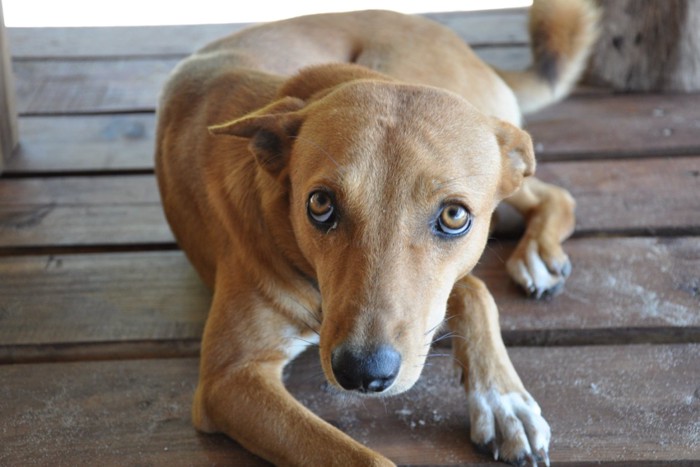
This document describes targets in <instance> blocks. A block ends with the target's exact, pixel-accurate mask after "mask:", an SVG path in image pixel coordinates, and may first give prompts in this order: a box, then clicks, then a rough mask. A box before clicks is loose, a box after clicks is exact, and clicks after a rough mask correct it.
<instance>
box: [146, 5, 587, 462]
mask: <svg viewBox="0 0 700 467" xmlns="http://www.w3.org/2000/svg"><path fill="white" fill-rule="evenodd" d="M549 3H555V4H556V3H558V2H551V1H550V2H549ZM576 3H577V4H580V5H583V7H582V8H584V7H589V6H590V5H589V4H588V3H587V2H584V1H581V2H576ZM589 29H590V28H589ZM588 39H590V38H586V40H579V41H578V42H577V43H584V44H585V43H587V41H588V42H590V41H589V40H588ZM435 44H439V46H438V47H436V45H435ZM566 47H569V45H566ZM586 47H587V46H586ZM584 48H585V47H584ZM553 53H554V52H553ZM567 53H568V52H567ZM577 53H578V55H580V54H582V53H583V54H585V53H586V50H583V51H578V52H577ZM557 56H562V57H564V56H563V55H557ZM557 66H566V64H557ZM540 79H541V80H542V81H545V82H546V79H547V77H544V76H542V77H540ZM559 97H560V96H558V95H555V94H552V96H551V99H550V100H551V101H554V100H556V99H558V98H559ZM519 122H520V109H519V108H518V105H517V99H516V95H515V94H514V92H513V91H512V90H511V89H510V88H509V87H508V86H507V85H506V83H505V82H504V81H503V80H502V79H501V78H500V77H499V75H498V74H497V73H496V72H495V71H494V70H492V69H491V68H490V67H488V66H487V65H486V64H484V63H483V62H481V61H480V60H479V59H478V58H476V56H475V55H474V54H473V52H472V51H471V50H470V49H469V48H468V47H467V46H466V45H465V44H463V43H462V42H461V40H460V39H459V38H458V37H457V36H456V35H454V34H453V33H452V32H450V31H449V30H448V29H446V28H443V27H442V26H439V25H437V24H435V23H432V22H430V21H428V20H425V19H421V18H419V17H411V16H404V15H399V14H396V13H391V12H381V11H373V12H357V13H347V14H332V15H317V16H309V17H301V18H296V19H292V20H287V21H283V22H278V23H271V24H268V25H262V26H257V27H253V28H250V29H248V30H245V31H243V32H240V33H237V34H235V35H233V36H230V37H228V38H224V39H222V40H220V41H217V42H215V43H213V44H211V45H209V46H207V47H206V48H204V49H203V50H202V51H200V52H198V53H197V54H195V55H193V56H192V57H190V58H189V59H187V60H185V61H184V62H183V63H182V64H180V65H179V66H178V68H177V69H176V70H175V72H174V73H173V75H172V77H171V78H170V80H169V82H168V84H167V85H166V88H165V90H164V93H163V97H162V100H161V105H160V107H159V111H158V134H157V149H156V170H157V175H158V182H159V187H160V191H161V195H162V199H163V204H164V207H165V212H166V215H167V218H168V220H169V222H170V225H171V226H172V229H173V232H174V233H175V235H176V237H177V239H178V242H179V244H180V245H181V247H182V248H183V250H184V251H185V252H186V253H187V255H188V257H189V258H190V260H191V261H192V263H193V264H194V266H195V268H196V269H197V271H198V272H199V273H200V275H201V276H202V278H203V279H204V281H205V282H206V283H207V284H209V285H210V286H211V287H212V289H213V291H214V297H213V302H212V307H211V311H210V315H209V318H208V320H207V324H206V328H205V331H204V336H203V342H202V356H201V368H200V380H199V385H198V387H197V391H196V394H195V400H194V404H193V419H194V423H195V426H196V427H197V428H198V429H200V430H202V431H205V432H223V433H226V434H227V435H229V436H231V437H232V438H234V439H235V440H237V441H238V442H239V443H241V444H242V445H243V446H245V447H246V448H247V449H250V450H251V451H253V452H255V453H257V454H258V455H260V456H262V457H264V458H265V459H268V460H270V461H272V462H274V463H276V464H279V465H343V466H347V465H391V464H392V463H391V461H389V460H388V459H386V458H385V457H383V456H381V455H380V454H378V453H376V452H373V451H371V450H369V449H367V448H366V447H364V446H362V445H361V444H359V443H357V442H356V441H354V440H352V439H350V438H349V437H348V436H347V435H345V434H343V433H342V432H340V431H339V430H337V429H336V428H333V427H332V426H330V425H329V424H327V423H326V422H324V421H322V420H321V419H319V418H318V417H316V416H315V415H314V414H312V413H311V412H310V411H308V410H307V409H306V408H304V407H303V406H301V405H300V404H299V403H298V402H297V401H295V400H294V399H293V398H292V397H291V396H290V395H289V394H288V393H287V392H286V390H285V388H284V385H283V384H282V381H281V374H282V369H283V367H284V366H285V365H286V364H287V363H288V362H289V361H290V360H291V359H293V358H294V357H295V356H296V355H297V354H298V353H299V352H300V351H301V350H303V348H304V347H306V346H307V345H309V344H311V343H313V342H318V344H319V348H320V351H319V355H320V359H321V365H322V367H323V370H324V372H325V374H326V376H327V378H328V380H329V381H330V382H331V383H332V384H334V385H336V386H339V387H342V388H345V389H347V390H356V391H358V392H364V393H376V394H378V395H390V394H396V393H399V392H402V391H405V390H407V389H408V388H410V387H411V386H412V385H413V384H414V382H415V381H416V380H417V379H418V377H419V376H420V372H421V369H422V367H423V363H424V361H425V358H426V355H427V353H428V349H429V347H430V345H431V343H432V341H433V339H434V337H435V335H436V332H437V331H438V329H440V328H441V327H442V326H444V325H445V324H446V325H447V326H449V327H450V329H451V330H452V332H453V333H454V334H455V336H456V337H455V345H454V352H455V357H456V360H457V361H459V362H461V364H462V369H463V371H464V375H465V390H466V392H467V395H468V398H469V406H470V416H471V425H472V428H471V430H472V440H473V441H474V442H476V443H479V444H484V445H488V446H490V447H491V448H492V449H493V450H494V452H495V455H496V456H497V457H500V458H502V459H504V460H506V461H512V462H514V461H519V460H522V459H526V458H532V459H534V458H541V459H543V460H546V459H547V449H548V445H549V426H548V425H547V423H546V422H545V421H544V419H543V418H542V416H541V415H540V411H539V407H538V406H537V404H536V403H535V401H534V400H533V399H532V397H531V396H530V395H529V394H528V393H527V391H526V390H525V388H524V387H523V385H522V383H521V382H520V379H519V378H518V375H517V374H516V372H515V370H514V369H513V367H512V365H511V363H510V360H509V359H508V355H507V352H506V349H505V347H504V346H503V342H502V340H501V337H500V330H499V327H498V311H497V308H496V305H495V303H494V301H493V299H492V297H491V295H490V294H489V292H488V290H487V289H486V287H485V286H484V285H483V283H481V281H479V280H478V279H476V278H475V277H473V276H471V275H470V272H471V270H472V268H473V267H474V265H475V264H476V262H477V261H478V259H479V257H480V255H481V253H482V252H483V249H484V247H485V245H486V241H487V237H488V233H489V229H490V220H491V217H492V213H493V211H494V209H495V207H496V206H497V204H498V203H499V202H500V201H501V200H503V199H506V200H507V201H508V202H509V203H511V204H513V205H514V206H515V207H516V208H517V209H519V210H520V211H521V212H523V214H525V215H526V216H527V219H528V226H527V230H526V233H525V236H524V238H523V240H522V242H521V244H520V246H519V247H518V249H517V250H516V252H515V254H514V256H513V257H512V258H510V259H509V261H508V268H509V271H510V272H511V275H512V276H513V278H514V280H516V281H517V282H518V283H519V284H520V285H521V286H523V287H524V288H525V289H526V291H527V292H528V293H530V294H533V295H536V296H541V295H542V294H544V293H548V292H552V291H556V290H557V289H559V288H560V287H561V285H562V284H563V282H564V280H565V278H566V276H567V274H568V271H569V268H570V267H569V261H568V258H567V257H566V255H565V254H564V252H563V250H562V249H561V245H560V243H561V241H563V240H564V238H566V237H567V236H568V235H569V234H570V233H571V231H572V229H573V223H574V217H573V200H572V199H571V197H570V196H569V195H568V194H567V193H566V192H565V191H564V190H562V189H560V188H556V187H553V186H551V185H547V184H544V183H542V182H540V181H537V180H536V179H534V178H533V177H531V175H532V174H533V172H534V170H535V159H534V154H533V149H532V143H531V141H530V138H529V136H528V135H527V134H526V133H525V132H523V131H522V130H520V129H519V128H518V127H517V126H518V124H519ZM318 193H321V195H322V196H321V197H320V198H318V200H321V201H318V204H319V205H321V206H322V207H323V206H331V207H332V211H328V212H331V213H332V214H331V215H332V217H329V219H330V220H331V222H328V223H323V222H322V221H319V220H318V219H316V218H314V213H313V212H312V203H316V201H314V200H315V199H316V198H314V195H315V194H318ZM324 196H325V197H324ZM313 206H316V205H315V204H313ZM448 208H449V209H451V210H448ZM447 213H449V216H454V217H449V216H448V214H447ZM465 213H466V214H465ZM331 215H329V216H331ZM445 216H447V217H445ZM315 219H316V220H315ZM455 219H456V220H455ZM453 222H454V224H453ZM445 223H447V224H445ZM446 225H447V226H453V225H457V226H458V227H459V229H462V230H459V231H457V230H454V229H453V230H450V229H451V228H452V227H446ZM455 232H457V233H455ZM387 349H388V350H387ZM348 359H350V362H351V364H349V365H348V364H347V363H346V360H348ZM358 368H360V369H359V370H358ZM386 368H391V369H392V373H391V375H388V374H387V373H386ZM356 373H358V374H356ZM348 374H350V375H351V376H348ZM353 378H354V379H353ZM348 381H350V382H348ZM354 384H357V385H358V386H353V385H354ZM499 433H500V435H499ZM497 435H498V439H497Z"/></svg>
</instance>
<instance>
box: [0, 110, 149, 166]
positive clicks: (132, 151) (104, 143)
mask: <svg viewBox="0 0 700 467" xmlns="http://www.w3.org/2000/svg"><path fill="white" fill-rule="evenodd" d="M19 125H20V131H21V133H22V144H21V146H20V147H19V148H18V150H17V152H16V154H15V157H14V158H13V159H12V160H11V161H10V162H9V163H8V165H7V167H6V173H8V174H23V175H28V174H56V173H90V172H94V173H104V172H133V171H152V170H153V154H154V140H155V115H153V114H150V113H149V114H126V115H114V114H111V115H92V116H57V117H23V118H20V120H19Z"/></svg>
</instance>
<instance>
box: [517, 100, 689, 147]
mask: <svg viewBox="0 0 700 467" xmlns="http://www.w3.org/2000/svg"><path fill="white" fill-rule="evenodd" d="M698 108H700V94H664V95H660V94H619V95H612V96H574V97H571V98H569V99H567V100H565V101H563V102H561V103H559V104H557V105H554V106H552V107H549V108H547V109H544V110H542V111H540V112H538V113H536V114H533V115H529V116H527V117H526V126H525V127H526V129H527V130H528V131H529V132H530V133H531V134H532V137H533V141H534V143H535V148H536V150H537V157H538V159H539V160H556V159H558V160H561V159H577V158H583V157H585V158H586V159H591V158H601V157H610V156H633V157H640V156H662V155H663V156H666V155H674V154H700V114H698V112H697V110H696V109H698Z"/></svg>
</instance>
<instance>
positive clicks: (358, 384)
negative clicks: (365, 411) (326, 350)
mask: <svg viewBox="0 0 700 467" xmlns="http://www.w3.org/2000/svg"><path fill="white" fill-rule="evenodd" d="M331 366H332V368H333V374H334V375H335V379H336V381H338V384H340V386H342V387H343V388H344V389H348V390H356V391H360V392H382V391H384V390H386V389H387V388H389V386H391V384H392V383H393V382H394V380H395V379H396V376H397V375H398V374H399V370H400V369H401V354H399V353H398V352H397V351H396V350H395V349H394V348H393V347H391V346H389V345H381V346H379V347H377V348H376V350H374V351H369V352H362V351H359V352H358V351H354V350H351V349H349V348H346V347H344V346H340V347H337V348H336V349H335V350H334V351H333V352H332V354H331Z"/></svg>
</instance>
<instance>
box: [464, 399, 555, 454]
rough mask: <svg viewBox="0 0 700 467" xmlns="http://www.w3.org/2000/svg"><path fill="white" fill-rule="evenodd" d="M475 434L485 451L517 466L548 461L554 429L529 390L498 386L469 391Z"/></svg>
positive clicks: (473, 435)
mask: <svg viewBox="0 0 700 467" xmlns="http://www.w3.org/2000/svg"><path fill="white" fill-rule="evenodd" d="M469 412H470V418H471V421H472V423H471V438H472V440H473V441H474V442H475V443H477V446H478V447H479V449H480V450H481V451H487V452H490V453H491V454H493V458H494V460H502V461H505V462H509V463H511V464H513V465H517V466H526V465H534V466H537V464H538V462H539V461H544V463H545V464H546V465H549V457H548V455H547V449H548V446H549V440H550V436H551V432H550V429H549V425H548V424H547V422H546V420H545V419H544V418H543V417H542V415H541V411H540V408H539V406H538V405H537V403H536V402H535V401H534V400H533V399H532V397H531V396H530V395H529V394H528V393H527V392H524V393H520V392H517V393H506V394H502V393H500V392H498V391H495V390H490V391H487V392H485V393H484V392H478V391H473V392H471V393H470V395H469Z"/></svg>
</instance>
